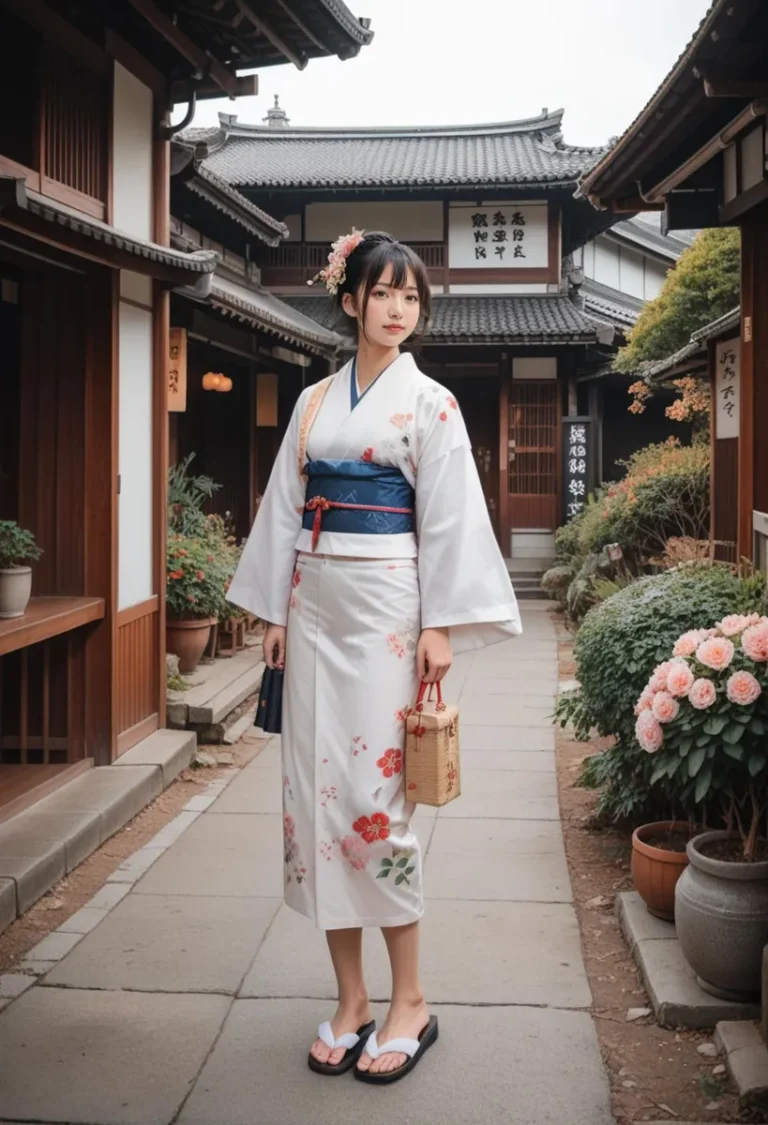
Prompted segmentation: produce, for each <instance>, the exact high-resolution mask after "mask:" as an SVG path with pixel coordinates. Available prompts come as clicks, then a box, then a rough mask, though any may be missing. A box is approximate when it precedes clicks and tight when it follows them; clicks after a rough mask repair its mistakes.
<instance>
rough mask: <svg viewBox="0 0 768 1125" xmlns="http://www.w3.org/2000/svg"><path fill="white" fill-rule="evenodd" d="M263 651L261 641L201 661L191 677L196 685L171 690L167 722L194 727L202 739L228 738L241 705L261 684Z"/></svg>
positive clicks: (200, 739)
mask: <svg viewBox="0 0 768 1125" xmlns="http://www.w3.org/2000/svg"><path fill="white" fill-rule="evenodd" d="M257 652H258V654H259V655H258V656H257ZM260 654H261V646H260V645H258V646H252V645H249V646H248V647H247V648H246V649H245V650H244V651H243V652H238V653H237V654H236V655H235V656H232V657H223V658H219V659H217V660H216V661H215V662H214V663H213V664H208V665H200V667H199V668H198V669H197V671H196V672H195V673H193V674H192V675H190V677H189V679H190V681H191V682H192V684H193V686H192V687H191V688H190V689H189V690H188V691H172V692H169V693H168V725H169V726H172V727H174V728H175V729H178V730H191V731H194V732H195V733H196V735H197V738H198V741H199V742H201V743H212V744H214V745H217V744H220V743H222V742H224V741H227V739H226V735H227V732H228V730H229V728H230V727H231V726H232V725H233V724H235V723H238V722H239V718H240V717H239V716H237V715H236V712H237V710H238V708H239V707H240V706H241V704H242V703H244V702H245V700H247V699H249V698H250V697H251V696H255V695H256V693H257V692H258V690H259V688H260V687H261V680H262V676H263V675H264V663H263V661H262V660H260V659H259V656H260Z"/></svg>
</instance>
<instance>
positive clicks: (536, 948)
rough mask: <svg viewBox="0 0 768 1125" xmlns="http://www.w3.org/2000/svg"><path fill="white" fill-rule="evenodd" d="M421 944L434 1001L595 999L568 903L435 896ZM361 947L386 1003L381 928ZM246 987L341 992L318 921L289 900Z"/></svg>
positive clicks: (270, 993) (561, 1002) (574, 1002)
mask: <svg viewBox="0 0 768 1125" xmlns="http://www.w3.org/2000/svg"><path fill="white" fill-rule="evenodd" d="M421 947H422V956H421V976H422V982H423V985H424V988H425V991H426V995H427V996H428V997H429V999H430V1002H432V1003H434V1004H522V1005H525V1004H531V1005H533V1004H542V1005H547V1006H552V1007H558V1008H586V1007H588V1006H589V1004H590V1003H591V994H590V990H589V986H588V984H587V980H586V977H585V974H584V967H583V963H582V957H581V939H580V936H579V930H578V925H577V922H576V916H575V914H574V911H573V908H572V907H570V906H562V905H547V904H544V905H542V904H538V903H517V902H516V903H509V902H482V903H480V902H450V901H433V902H430V903H429V904H428V906H427V910H426V912H425V915H424V919H423V922H422V939H421ZM363 948H364V959H365V965H366V981H367V982H368V987H369V990H370V994H371V997H372V999H374V1000H381V1001H386V1000H387V999H388V998H389V995H390V991H391V977H390V971H389V962H388V958H387V954H386V948H385V945H384V942H383V940H382V938H381V935H380V934H378V933H374V932H370V931H368V932H366V934H365V936H364V944H363ZM468 948H471V949H472V956H471V957H467V949H468ZM49 979H51V978H49ZM240 995H241V996H244V997H257V998H266V997H317V998H320V999H326V1000H328V1002H329V1004H330V1003H331V1002H332V1001H333V999H334V998H335V996H336V986H335V979H334V975H333V969H332V967H331V961H330V958H329V956H328V949H327V946H326V943H325V941H324V939H323V935H322V934H321V933H318V931H317V930H316V929H315V927H314V925H313V923H312V922H310V921H308V919H306V918H304V917H302V916H301V915H300V914H297V913H296V912H295V911H292V910H289V909H288V908H287V907H281V909H280V911H279V913H278V915H277V917H276V918H275V921H274V922H273V923H272V925H271V927H270V929H269V933H268V934H267V937H266V938H265V940H264V942H263V944H262V945H261V947H260V949H259V952H258V954H257V955H256V959H255V961H254V963H253V965H252V967H251V970H250V972H249V973H248V975H247V977H246V979H245V981H244V982H243V987H242V989H241V992H240Z"/></svg>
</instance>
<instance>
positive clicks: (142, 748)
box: [114, 730, 197, 786]
mask: <svg viewBox="0 0 768 1125" xmlns="http://www.w3.org/2000/svg"><path fill="white" fill-rule="evenodd" d="M196 746H197V739H196V738H195V735H194V733H193V732H191V731H190V732H186V731H178V730H156V731H154V733H153V734H150V735H149V737H148V738H144V739H142V741H141V742H139V743H138V744H137V745H136V746H133V747H132V748H131V749H130V750H126V752H125V753H124V754H121V755H120V757H119V758H118V759H117V761H116V762H115V763H114V765H115V766H120V767H123V768H124V767H126V766H156V767H157V768H158V769H159V770H161V772H162V775H163V785H165V786H168V785H170V784H171V782H172V781H173V779H174V778H175V777H178V775H179V774H180V773H181V771H182V770H183V769H186V768H187V766H188V765H189V763H190V762H191V761H192V755H193V754H194V752H195V748H196Z"/></svg>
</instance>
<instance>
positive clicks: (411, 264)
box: [335, 231, 432, 339]
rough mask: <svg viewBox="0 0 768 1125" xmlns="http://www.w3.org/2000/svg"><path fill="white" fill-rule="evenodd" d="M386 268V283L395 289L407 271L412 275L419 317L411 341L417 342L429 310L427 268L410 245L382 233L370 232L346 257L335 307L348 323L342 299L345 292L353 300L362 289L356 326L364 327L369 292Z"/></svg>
mask: <svg viewBox="0 0 768 1125" xmlns="http://www.w3.org/2000/svg"><path fill="white" fill-rule="evenodd" d="M389 265H391V266H392V281H391V283H390V284H392V285H394V287H395V288H396V289H404V288H405V285H406V282H407V280H408V270H410V271H411V273H412V274H413V277H414V280H415V282H416V289H417V291H418V295H419V307H420V316H419V323H418V326H417V328H416V331H415V333H414V335H413V336H412V337H411V339H418V338H419V337H420V336H422V335H423V333H424V331H425V330H426V327H427V324H428V323H429V317H430V314H431V311H432V292H431V289H430V286H429V274H428V273H427V267H426V266H425V265H424V263H423V262H422V260H421V258H420V257H419V256H418V254H416V253H415V252H414V251H413V250H411V248H410V246H406V245H405V244H404V243H402V242H398V241H397V239H395V238H393V237H392V235H391V234H386V233H385V232H384V231H370V232H369V233H368V234H366V235H365V236H364V237H363V240H362V242H360V243H358V245H357V246H356V247H355V249H354V250H353V251H352V253H351V254H350V255H349V257H348V258H347V269H346V276H345V278H344V284H343V285H341V286H339V289H338V291H337V293H336V297H335V301H336V306H337V308H338V310H339V312H340V313H341V314H342V315H343V317H344V320H345V321H346V323H347V324H349V317H348V316H347V315H346V313H345V312H344V310H343V309H342V304H341V302H342V298H343V297H344V294H345V293H351V294H352V295H353V296H354V297H357V295H358V293H360V290H361V288H362V293H360V305H359V309H358V315H359V323H360V324H361V325H362V324H364V323H365V314H366V312H367V310H368V301H369V298H370V296H371V292H372V291H373V289H374V288H375V286H376V285H377V284H378V282H379V280H380V279H381V275H382V274H383V273H384V271H385V269H386V268H387V266H389Z"/></svg>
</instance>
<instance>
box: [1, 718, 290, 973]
mask: <svg viewBox="0 0 768 1125" xmlns="http://www.w3.org/2000/svg"><path fill="white" fill-rule="evenodd" d="M268 741H269V740H268V739H267V738H265V737H264V736H263V735H260V734H257V733H256V732H255V731H254V732H253V733H249V734H247V735H245V736H244V737H243V738H241V739H240V741H239V742H238V743H237V744H236V745H235V746H206V747H200V749H201V750H207V751H208V752H209V753H211V754H213V755H214V756H216V757H217V759H218V758H221V759H223V761H224V762H226V765H218V766H207V767H199V768H190V769H186V770H184V771H183V772H182V773H181V774H179V776H178V777H177V778H176V779H175V781H173V782H172V783H171V784H170V785H169V786H168V788H167V789H166V790H165V791H164V792H163V793H161V794H160V796H159V797H157V798H156V799H155V800H154V801H153V802H152V803H151V804H150V805H148V806H147V807H146V808H145V809H144V810H143V811H142V812H140V813H139V815H138V816H136V817H134V819H133V820H131V821H129V823H128V824H127V825H126V826H125V828H122V829H121V830H120V831H119V832H118V833H116V835H114V836H112V837H111V838H110V839H109V840H107V841H106V843H104V844H102V846H101V847H100V848H98V849H97V850H96V851H95V852H94V853H93V855H91V856H89V857H88V859H86V860H85V861H84V862H83V863H81V864H80V866H79V867H77V868H75V870H74V871H73V872H72V873H71V874H70V875H67V876H66V878H64V879H62V880H61V882H59V883H57V884H56V886H55V887H53V888H52V889H51V890H50V891H49V892H48V893H47V894H46V895H44V896H43V897H42V898H41V899H39V901H38V902H36V903H35V905H34V906H33V907H31V908H30V909H29V910H28V911H27V913H26V914H24V915H23V917H21V918H18V919H17V920H16V921H15V922H13V923H12V924H11V925H10V926H9V927H8V929H6V930H4V931H3V933H2V934H0V973H6V972H8V971H9V969H11V968H12V967H13V966H14V965H15V964H17V963H18V962H19V961H20V960H21V959H22V958H23V957H24V956H26V954H27V953H28V952H29V950H30V949H31V948H32V947H33V946H34V945H37V943H38V942H39V941H42V939H43V938H44V937H46V935H47V934H49V933H51V932H52V931H53V930H55V929H57V927H59V926H60V925H61V924H62V922H65V921H66V920H67V918H70V917H71V916H72V915H73V914H76V913H77V911H78V910H80V908H81V907H83V906H85V904H86V903H87V902H88V900H89V899H91V898H92V897H93V896H94V895H95V894H96V892H97V891H99V890H101V888H102V887H103V886H104V884H105V883H106V881H107V879H108V878H109V876H110V875H111V874H112V873H113V871H115V870H116V869H117V868H118V867H119V866H120V864H121V863H122V862H123V860H124V859H127V858H128V856H130V855H132V854H133V853H134V852H135V851H138V849H139V848H142V847H144V845H145V844H147V843H149V841H150V840H151V839H152V838H153V836H155V835H156V834H157V833H158V832H159V831H160V829H161V828H163V827H164V826H165V825H166V824H168V823H169V822H170V821H171V820H173V818H174V817H175V816H177V815H178V813H180V812H181V810H182V809H183V807H184V805H186V803H187V801H189V800H190V799H191V798H192V797H195V796H197V795H198V794H200V793H201V792H202V791H203V790H204V789H205V787H206V785H208V784H210V782H211V781H215V780H216V779H217V778H220V777H225V776H227V775H228V774H231V773H233V772H235V771H236V770H238V769H241V768H242V767H243V766H245V765H247V764H248V762H250V761H252V760H253V759H254V758H255V757H256V755H257V754H259V753H261V751H262V750H263V749H264V747H265V746H266V744H267V742H268Z"/></svg>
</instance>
